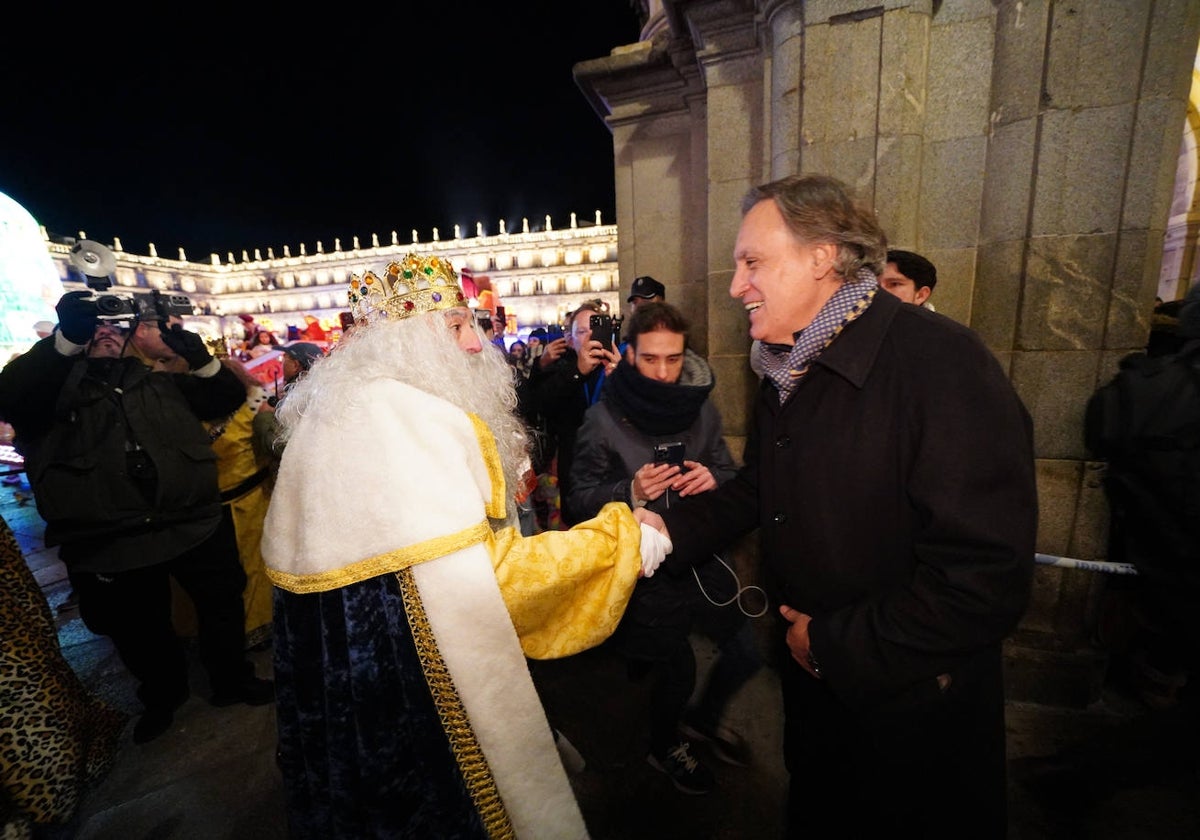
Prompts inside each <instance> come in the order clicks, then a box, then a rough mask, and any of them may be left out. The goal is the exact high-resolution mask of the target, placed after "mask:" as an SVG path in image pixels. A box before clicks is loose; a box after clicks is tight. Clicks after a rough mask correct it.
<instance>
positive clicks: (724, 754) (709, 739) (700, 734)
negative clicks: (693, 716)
mask: <svg viewBox="0 0 1200 840" xmlns="http://www.w3.org/2000/svg"><path fill="white" fill-rule="evenodd" d="M680 729H681V730H682V731H683V734H684V735H686V736H688V737H689V738H691V739H692V740H693V741H699V742H700V743H702V744H704V746H706V747H707V748H708V750H709V752H711V753H712V754H713V756H715V757H716V758H717V759H719V760H720V761H723V762H725V763H726V764H732V765H733V766H734V767H749V766H750V746H749V745H748V744H747V743H746V739H745V738H743V737H742V736H741V735H739V734H737V733H736V732H734V731H733V730H732V729H726V728H725V727H724V726H716V727H714V728H713V729H707V728H701V727H699V726H696V725H694V724H690V723H686V722H685V723H683V724H682V725H681V726H680Z"/></svg>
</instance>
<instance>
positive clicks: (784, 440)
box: [775, 435, 792, 449]
mask: <svg viewBox="0 0 1200 840" xmlns="http://www.w3.org/2000/svg"><path fill="white" fill-rule="evenodd" d="M791 445H792V439H791V438H790V437H788V436H787V435H780V436H779V437H777V438H775V448H776V449H787V448H788V447H789V446H791Z"/></svg>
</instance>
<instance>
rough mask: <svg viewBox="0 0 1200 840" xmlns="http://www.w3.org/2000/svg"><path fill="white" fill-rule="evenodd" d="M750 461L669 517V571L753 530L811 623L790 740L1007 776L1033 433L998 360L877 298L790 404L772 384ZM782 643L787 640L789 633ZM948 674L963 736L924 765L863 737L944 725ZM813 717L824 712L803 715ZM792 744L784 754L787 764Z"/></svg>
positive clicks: (925, 743) (756, 422)
mask: <svg viewBox="0 0 1200 840" xmlns="http://www.w3.org/2000/svg"><path fill="white" fill-rule="evenodd" d="M744 462H745V466H744V467H743V469H741V470H740V471H739V473H738V475H737V476H736V477H735V478H734V479H733V480H732V481H730V482H728V483H726V484H724V485H723V486H721V487H719V488H718V489H716V490H715V491H713V492H712V493H707V494H704V495H703V496H700V497H697V498H695V499H694V500H690V501H689V503H688V504H685V505H681V506H677V507H675V508H673V509H672V510H670V511H668V512H666V513H665V514H664V519H665V520H666V523H667V526H668V530H669V532H670V536H671V539H672V541H673V542H674V546H675V555H672V557H675V556H678V557H681V558H686V557H688V556H695V555H696V554H697V553H698V551H699V550H700V549H701V548H703V547H705V546H710V547H715V546H724V545H726V544H728V543H729V542H731V541H732V540H735V539H737V538H738V537H740V536H742V535H744V534H746V533H748V532H750V531H752V530H753V529H755V528H758V529H759V537H760V553H761V562H762V566H763V576H764V579H765V581H766V585H767V591H768V596H769V598H770V601H771V608H770V612H771V614H773V615H778V607H779V605H780V604H787V605H788V606H791V607H793V608H794V609H797V610H800V611H801V612H804V613H807V614H809V615H811V616H812V623H811V625H810V627H809V633H810V639H811V645H812V651H813V653H814V655H815V656H816V657H817V658H818V660H819V663H820V667H821V669H822V673H823V676H824V679H823V680H821V681H819V682H818V681H817V680H815V679H814V678H812V677H810V676H809V675H808V674H807V673H806V672H804V671H802V670H801V669H800V668H799V666H798V665H795V664H794V663H792V662H791V661H790V659H787V658H784V660H783V661H784V666H783V667H784V669H785V673H784V680H783V684H784V691H785V705H786V706H787V713H788V715H789V721H788V726H789V728H791V729H792V731H793V732H794V731H796V729H797V728H798V727H799V726H800V721H799V720H798V719H797V720H794V719H793V718H799V717H801V716H805V715H807V716H809V717H810V720H808V721H807V725H810V726H811V725H820V726H822V727H823V732H822V734H823V735H824V736H828V737H829V738H831V739H832V738H840V739H841V740H840V743H841V744H842V745H844V751H846V752H848V753H854V752H855V751H858V753H859V754H858V755H857V758H858V759H861V760H862V761H866V762H869V763H874V764H875V765H879V764H880V761H883V762H884V763H886V764H888V765H889V766H891V768H892V769H893V770H894V771H895V772H896V773H898V774H901V775H903V774H904V773H905V770H906V768H907V769H909V770H912V771H915V772H920V771H921V770H922V769H924V768H927V767H929V766H938V765H939V762H940V763H941V766H942V767H946V768H955V769H952V770H951V771H950V772H951V773H953V774H958V775H964V776H966V775H970V774H972V773H975V774H976V775H977V776H978V777H979V778H980V779H983V778H984V777H985V776H987V777H988V778H990V779H991V780H992V781H994V780H995V773H996V772H999V773H1000V775H1001V777H1002V775H1003V756H1004V730H1003V687H1002V677H1001V673H1000V667H1001V657H1000V644H1001V641H1002V640H1003V638H1004V637H1005V636H1006V635H1007V634H1008V633H1010V632H1011V631H1012V630H1013V629H1014V627H1015V626H1016V624H1017V622H1018V621H1019V620H1020V618H1021V616H1022V614H1023V613H1024V611H1025V608H1026V606H1027V603H1028V599H1029V593H1030V584H1031V579H1032V573H1033V562H1034V551H1035V536H1036V529H1037V493H1036V487H1035V480H1034V458H1033V444H1032V424H1031V422H1030V419H1029V415H1028V412H1027V411H1026V410H1025V408H1024V406H1023V405H1022V404H1021V402H1020V400H1019V398H1018V397H1017V395H1016V393H1015V392H1014V390H1013V388H1012V386H1011V384H1010V383H1009V381H1008V379H1007V377H1006V376H1005V374H1004V372H1003V370H1002V369H1001V367H1000V365H999V364H998V362H997V360H996V358H995V357H994V356H993V355H992V353H991V352H990V351H989V350H988V349H987V347H986V346H985V345H984V344H983V343H982V341H981V340H980V339H979V338H978V336H976V334H975V333H974V332H972V331H971V330H969V329H967V328H966V327H963V326H961V325H959V324H957V323H956V322H954V321H952V320H950V319H948V318H945V317H944V316H941V315H938V314H936V313H933V312H930V311H928V310H925V309H921V308H919V307H915V306H912V305H910V304H905V303H902V302H900V301H899V300H898V299H896V298H894V297H893V296H891V295H889V294H886V293H883V292H880V293H878V294H876V296H875V299H874V301H873V302H872V304H871V306H870V307H869V308H868V309H867V310H866V312H864V313H863V314H862V316H861V317H859V318H858V319H857V320H855V321H853V322H851V323H850V324H849V325H847V327H846V328H845V329H844V330H843V332H842V333H841V335H839V336H838V337H837V338H836V339H835V340H834V342H833V343H832V344H831V345H830V346H829V348H827V349H826V351H825V352H824V353H823V354H822V355H821V356H820V357H818V358H817V360H816V361H815V362H814V364H813V365H812V366H811V368H810V369H809V371H808V373H807V374H806V375H805V376H804V378H803V379H802V380H801V382H800V383H799V385H798V387H797V388H796V390H795V391H794V392H793V393H792V395H791V397H790V398H789V399H788V400H787V401H786V402H785V403H784V404H783V405H780V404H779V392H778V391H777V390H776V389H775V386H774V385H773V384H772V383H771V382H770V380H769V379H764V381H763V383H762V385H761V388H760V391H759V393H758V396H757V402H756V405H755V412H754V419H753V422H752V425H751V428H750V433H749V435H748V437H747V443H746V452H745V456H744ZM672 557H669V558H668V561H667V562H668V563H670V562H672ZM776 630H777V636H778V638H779V640H780V642H782V639H783V635H784V633H785V631H786V626H785V625H784V624H783V623H782V622H780V626H779V627H778V628H776ZM788 669H791V671H792V672H791V673H788ZM943 674H948V675H950V677H951V687H950V688H949V689H948V690H949V691H950V692H951V693H952V694H953V699H954V702H955V704H956V708H955V712H954V720H955V721H956V723H955V725H954V726H950V727H948V728H938V729H936V730H934V729H929V730H928V731H927V736H926V737H923V738H922V739H921V753H922V756H921V758H920V761H919V762H918V761H917V756H915V755H913V756H907V755H902V754H900V753H901V752H903V751H904V750H905V748H903V747H901V746H899V741H896V740H894V739H892V738H891V736H890V735H880V733H879V732H874V733H873V734H864V733H871V732H872V727H874V726H884V723H883V722H885V721H886V727H887V731H888V732H889V733H890V732H898V731H904V730H905V729H908V730H911V731H916V732H920V731H922V729H923V728H925V727H926V725H927V723H928V721H929V720H930V716H931V714H932V716H933V718H935V719H938V720H942V721H944V720H946V719H947V718H948V716H947V715H943V714H941V713H940V711H938V710H937V709H936V707H931V706H930V703H938V702H942V698H939V696H938V695H939V692H938V691H937V690H936V689H935V688H934V687H935V686H937V685H938V683H937V677H938V676H939V675H943ZM941 693H945V692H941ZM926 701H928V702H926ZM931 709H932V712H931ZM818 710H825V711H829V710H832V711H833V713H834V716H833V717H830V716H829V715H826V716H825V717H824V718H823V719H821V720H819V721H816V720H811V717H812V716H814V715H816V714H818ZM939 725H940V724H939ZM839 732H840V735H838V734H837V733H839ZM830 733H834V734H832V735H831V734H830ZM802 749H803V747H802V746H801V745H800V744H799V742H797V743H790V742H789V743H788V744H785V754H787V757H788V760H789V767H790V768H791V767H792V766H794V764H795V763H796V762H798V761H800V760H801V758H800V757H799V756H797V755H796V752H797V751H800V750H802ZM889 751H890V752H891V753H892V754H891V755H888V753H889ZM963 756H976V757H978V758H979V761H980V762H981V763H982V765H986V767H983V766H982V765H981V766H980V767H975V766H973V765H972V763H971V761H969V760H968V761H966V763H965V765H964V763H963ZM943 759H944V760H943ZM997 761H999V766H998V767H997ZM914 762H915V763H914ZM977 770H978V771H979V772H977V773H976V771H977ZM985 771H986V772H985ZM859 781H860V782H861V783H862V784H864V785H869V784H871V782H870V781H869V780H868V779H867V777H861V778H860V779H859ZM981 783H982V782H981ZM924 784H926V785H927V786H929V788H930V789H931V790H936V789H937V787H938V785H937V784H936V780H935V779H933V778H930V777H929V776H926V777H925V778H924ZM889 785H891V786H894V781H892V782H889ZM945 792H946V791H943V793H945ZM993 793H994V791H993ZM989 795H990V794H989ZM1000 796H1001V797H1002V796H1003V784H1002V781H1001V784H1000ZM867 801H868V802H869V801H870V800H869V799H868V800H867ZM999 807H1000V809H1001V811H1002V809H1003V805H1002V804H1001V805H1000V806H999ZM959 828H960V829H961V826H959Z"/></svg>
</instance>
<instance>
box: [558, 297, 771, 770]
mask: <svg viewBox="0 0 1200 840" xmlns="http://www.w3.org/2000/svg"><path fill="white" fill-rule="evenodd" d="M687 333H688V322H687V320H686V319H685V318H684V317H683V315H682V314H681V313H680V312H679V310H678V309H676V308H675V307H673V306H671V305H670V304H667V303H645V304H642V305H640V306H638V308H637V310H636V311H635V312H634V313H633V315H632V316H630V319H629V324H628V344H627V346H626V350H625V358H624V359H622V360H621V362H620V364H619V366H618V367H617V368H616V370H615V371H614V372H613V373H612V374H611V376H609V378H608V382H607V384H606V385H605V388H604V393H603V395H602V397H601V399H600V401H599V402H598V403H596V404H595V405H593V406H591V407H590V408H589V409H588V410H587V412H586V414H585V415H584V418H583V425H582V427H581V428H580V430H579V435H578V439H577V441H576V446H575V457H574V461H573V464H572V467H571V482H570V487H571V493H570V498H569V499H568V502H569V504H570V507H571V509H572V510H573V511H575V512H576V514H578V515H579V516H583V517H588V516H592V515H594V514H595V513H597V512H598V511H599V510H600V509H601V508H603V507H604V505H606V504H608V503H611V502H625V503H627V504H628V505H630V507H633V508H635V509H636V508H642V507H646V508H648V509H649V510H651V511H653V512H655V513H662V512H665V511H666V510H667V509H669V508H670V507H671V506H672V504H678V502H679V500H680V498H681V497H686V496H694V495H698V494H703V493H707V492H708V491H710V490H714V489H716V488H717V486H718V485H719V484H721V483H724V482H725V481H727V480H729V479H730V478H732V477H733V476H734V474H735V472H736V466H735V464H734V461H733V458H732V456H731V455H730V453H729V449H728V447H727V446H726V445H725V440H724V437H723V435H722V427H721V416H720V414H719V412H718V411H717V408H716V406H715V405H714V404H713V402H712V400H711V399H710V394H711V392H712V389H713V386H714V385H715V378H714V376H713V372H712V368H710V367H709V365H708V363H707V362H706V361H705V360H704V359H703V358H702V357H701V356H700V355H698V354H697V353H695V352H693V351H691V350H689V349H688V348H687ZM701 555H702V556H701ZM691 561H692V562H693V563H694V564H695V568H696V573H695V575H693V574H692V572H691V570H690V569H688V568H686V567H684V569H683V572H682V573H681V574H679V575H654V576H652V577H647V578H643V579H642V580H640V581H638V583H637V585H636V586H635V587H634V590H633V597H632V598H631V599H630V601H629V606H628V607H627V608H626V610H625V615H624V616H623V617H622V619H621V624H620V625H619V626H618V628H617V632H616V633H615V634H614V635H613V643H614V644H615V646H616V648H617V650H618V651H619V652H620V653H621V654H622V655H623V656H625V657H626V658H627V659H628V660H629V664H630V672H631V673H632V674H638V673H641V674H646V675H649V676H650V677H651V678H652V680H653V685H652V687H651V692H650V709H649V715H650V745H649V753H648V755H647V757H646V758H647V761H648V762H649V763H650V765H651V766H653V767H654V768H655V769H657V770H660V771H661V772H663V773H665V774H666V775H667V776H668V777H669V778H670V780H671V782H672V784H674V786H675V787H676V789H678V790H680V791H682V792H683V793H688V794H704V793H707V792H708V791H710V790H711V789H712V788H713V786H714V784H715V779H714V776H713V773H712V771H711V770H710V769H709V768H708V767H707V766H706V765H705V764H704V763H703V762H702V761H700V760H698V757H697V756H695V755H693V754H692V749H693V742H700V744H702V745H703V747H704V748H706V750H707V751H708V753H710V754H712V755H713V756H714V757H715V758H717V759H719V760H721V761H723V762H725V763H728V764H735V765H744V764H746V763H747V761H748V754H747V750H746V746H745V743H744V741H743V740H742V738H741V737H740V736H739V735H737V734H736V733H735V732H733V731H732V730H730V729H728V728H726V727H724V726H721V725H720V722H721V719H722V717H723V714H724V711H725V709H726V707H727V705H728V702H729V700H730V699H731V698H732V697H733V695H734V694H735V693H736V692H737V690H738V689H739V688H741V686H742V685H743V684H744V683H745V682H746V680H748V679H749V678H750V677H751V676H753V674H754V673H755V672H756V671H757V670H758V668H759V666H760V665H761V657H760V656H759V654H758V652H757V649H756V645H755V643H754V637H753V633H752V628H751V625H750V623H749V622H748V621H747V619H746V614H745V613H744V612H743V611H742V610H741V609H740V608H739V606H737V605H735V603H734V602H735V600H736V598H735V596H736V594H737V592H738V589H739V587H738V585H737V580H736V578H735V576H734V575H733V573H732V570H730V569H729V568H728V567H726V566H724V565H723V563H722V562H717V558H716V557H714V555H712V554H711V553H710V552H707V551H706V552H702V553H698V554H697V556H695V557H693V558H691ZM719 605H724V606H719ZM693 629H698V630H703V631H704V632H705V634H706V635H708V636H710V637H711V638H712V639H713V641H714V642H716V643H717V645H718V646H719V651H720V652H719V655H718V657H717V660H716V662H715V663H714V665H713V667H712V670H711V671H710V672H709V679H708V682H707V684H706V686H705V688H704V690H703V691H701V692H700V694H699V697H698V699H697V703H696V705H695V707H693V708H692V709H688V708H687V704H688V700H689V698H690V697H691V695H692V692H693V689H694V688H695V685H696V660H695V656H694V654H693V652H692V646H691V642H690V639H689V635H690V633H691V632H692V630H693Z"/></svg>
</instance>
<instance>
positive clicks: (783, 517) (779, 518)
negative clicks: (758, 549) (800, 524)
mask: <svg viewBox="0 0 1200 840" xmlns="http://www.w3.org/2000/svg"><path fill="white" fill-rule="evenodd" d="M772 519H773V520H774V522H775V524H776V525H782V524H783V523H785V522H787V520H788V515H787V514H786V513H784V512H782V511H780V512H779V513H776V514H775V516H774V517H772Z"/></svg>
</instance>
